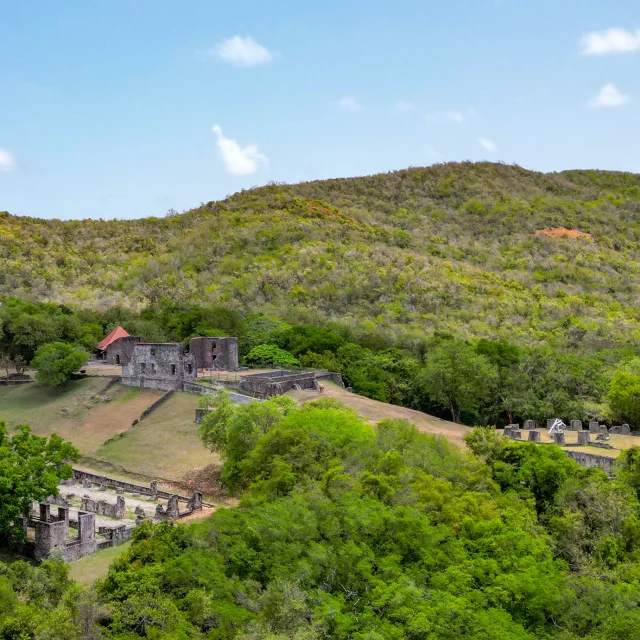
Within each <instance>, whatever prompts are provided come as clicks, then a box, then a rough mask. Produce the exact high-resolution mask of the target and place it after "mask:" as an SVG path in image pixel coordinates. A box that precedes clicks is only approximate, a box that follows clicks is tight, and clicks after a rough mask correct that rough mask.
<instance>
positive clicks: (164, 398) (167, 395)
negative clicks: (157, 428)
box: [138, 389, 175, 422]
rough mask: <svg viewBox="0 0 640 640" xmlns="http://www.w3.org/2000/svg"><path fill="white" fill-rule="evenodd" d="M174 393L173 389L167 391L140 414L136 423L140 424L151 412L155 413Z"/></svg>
mask: <svg viewBox="0 0 640 640" xmlns="http://www.w3.org/2000/svg"><path fill="white" fill-rule="evenodd" d="M174 393H175V391H174V390H173V389H172V390H171V391H167V392H166V393H165V394H164V395H162V396H161V397H160V398H158V399H157V400H156V401H155V402H153V403H152V404H150V405H149V406H148V407H147V408H146V409H145V410H144V411H143V412H142V413H141V414H140V417H139V418H138V422H140V420H143V419H144V418H146V417H147V416H148V415H149V414H150V413H151V412H152V411H155V410H156V409H157V408H158V407H159V406H160V405H161V404H163V403H164V402H166V401H167V400H168V399H169V398H170V397H171V396H172V395H173V394H174Z"/></svg>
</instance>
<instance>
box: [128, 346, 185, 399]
mask: <svg viewBox="0 0 640 640" xmlns="http://www.w3.org/2000/svg"><path fill="white" fill-rule="evenodd" d="M195 377H196V366H195V359H194V357H193V355H191V354H185V352H184V345H182V344H180V343H178V342H175V343H174V342H170V343H162V344H161V343H146V342H143V343H138V344H136V345H135V347H134V350H133V354H132V356H131V361H130V362H129V363H128V364H126V365H125V366H124V367H123V368H122V384H124V385H127V386H130V387H144V388H146V389H157V390H161V391H172V390H173V391H182V390H183V388H184V383H185V381H189V380H193V379H195Z"/></svg>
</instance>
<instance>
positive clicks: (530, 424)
mask: <svg viewBox="0 0 640 640" xmlns="http://www.w3.org/2000/svg"><path fill="white" fill-rule="evenodd" d="M522 428H523V429H524V430H525V431H531V430H533V429H535V428H536V423H535V422H534V421H533V420H525V421H524V426H523V427H522Z"/></svg>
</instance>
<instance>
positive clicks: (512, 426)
mask: <svg viewBox="0 0 640 640" xmlns="http://www.w3.org/2000/svg"><path fill="white" fill-rule="evenodd" d="M509 427H510V428H511V429H520V425H519V424H510V425H509Z"/></svg>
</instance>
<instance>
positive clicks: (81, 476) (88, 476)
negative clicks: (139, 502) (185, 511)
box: [63, 469, 213, 507]
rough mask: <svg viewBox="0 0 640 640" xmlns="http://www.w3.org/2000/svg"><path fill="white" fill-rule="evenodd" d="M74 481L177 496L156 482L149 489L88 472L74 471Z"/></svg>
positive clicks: (183, 498)
mask: <svg viewBox="0 0 640 640" xmlns="http://www.w3.org/2000/svg"><path fill="white" fill-rule="evenodd" d="M73 479H74V480H76V481H78V482H82V483H84V482H89V483H93V484H97V485H101V486H104V487H113V488H114V489H123V490H124V491H129V492H131V493H139V494H141V495H144V496H156V497H158V498H163V499H165V500H169V498H172V497H173V496H175V495H176V494H174V493H169V492H168V491H162V490H161V489H157V488H156V483H155V481H154V482H152V483H151V486H150V487H147V486H145V485H143V484H134V483H133V482H124V481H123V480H115V479H114V478H109V477H107V476H99V475H97V474H95V473H89V472H88V471H82V470H80V469H74V470H73ZM63 482H64V481H63ZM177 497H178V500H179V501H180V502H186V503H189V501H190V500H193V496H191V497H190V498H187V497H186V496H180V495H178V496H177ZM202 504H203V505H204V506H205V507H212V506H213V505H212V504H210V503H207V502H203V503H202Z"/></svg>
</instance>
